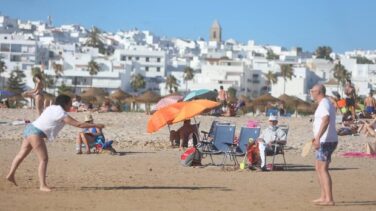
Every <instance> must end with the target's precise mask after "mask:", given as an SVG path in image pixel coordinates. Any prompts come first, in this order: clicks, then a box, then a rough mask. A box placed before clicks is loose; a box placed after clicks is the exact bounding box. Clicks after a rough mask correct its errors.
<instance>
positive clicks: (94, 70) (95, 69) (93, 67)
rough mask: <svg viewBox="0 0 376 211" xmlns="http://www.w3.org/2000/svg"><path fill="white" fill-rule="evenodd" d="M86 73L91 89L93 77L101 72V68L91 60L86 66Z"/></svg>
mask: <svg viewBox="0 0 376 211" xmlns="http://www.w3.org/2000/svg"><path fill="white" fill-rule="evenodd" d="M87 71H88V72H89V74H90V75H91V87H93V76H94V75H97V74H98V73H99V72H100V71H101V67H100V66H99V64H98V63H96V62H95V61H94V60H93V59H92V60H90V62H89V63H88V64H87Z"/></svg>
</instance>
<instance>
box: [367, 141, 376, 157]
mask: <svg viewBox="0 0 376 211" xmlns="http://www.w3.org/2000/svg"><path fill="white" fill-rule="evenodd" d="M366 153H367V154H369V155H375V154H376V142H368V143H367V144H366Z"/></svg>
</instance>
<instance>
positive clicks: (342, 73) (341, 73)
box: [333, 62, 351, 95]
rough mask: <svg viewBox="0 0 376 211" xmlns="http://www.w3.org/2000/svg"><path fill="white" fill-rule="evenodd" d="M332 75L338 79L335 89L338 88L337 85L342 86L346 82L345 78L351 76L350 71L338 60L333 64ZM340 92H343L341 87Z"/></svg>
mask: <svg viewBox="0 0 376 211" xmlns="http://www.w3.org/2000/svg"><path fill="white" fill-rule="evenodd" d="M333 77H334V78H335V79H337V81H338V87H337V89H339V85H341V86H342V87H343V86H344V85H345V83H346V80H348V79H350V78H351V73H350V72H348V71H347V70H346V68H345V66H343V65H342V64H341V62H339V63H338V64H336V65H334V71H333ZM342 92H343V89H342ZM342 95H343V93H342Z"/></svg>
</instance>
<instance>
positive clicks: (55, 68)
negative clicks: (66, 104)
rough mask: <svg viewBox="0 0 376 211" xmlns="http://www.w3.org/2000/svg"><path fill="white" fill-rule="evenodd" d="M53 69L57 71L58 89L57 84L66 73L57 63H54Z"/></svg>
mask: <svg viewBox="0 0 376 211" xmlns="http://www.w3.org/2000/svg"><path fill="white" fill-rule="evenodd" d="M52 69H54V71H55V89H56V83H57V80H58V79H59V78H60V77H61V75H62V74H63V72H64V69H63V65H61V64H56V63H55V62H53V63H52Z"/></svg>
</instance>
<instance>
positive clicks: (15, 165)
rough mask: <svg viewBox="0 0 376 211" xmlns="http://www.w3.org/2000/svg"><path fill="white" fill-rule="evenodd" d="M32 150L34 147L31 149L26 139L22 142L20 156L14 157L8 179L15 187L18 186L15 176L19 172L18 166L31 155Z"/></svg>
mask: <svg viewBox="0 0 376 211" xmlns="http://www.w3.org/2000/svg"><path fill="white" fill-rule="evenodd" d="M31 150H32V147H31V145H30V143H29V142H28V141H27V140H26V139H24V140H23V142H22V145H21V149H20V151H19V152H18V154H17V155H16V157H14V159H13V162H12V165H11V167H10V170H9V173H8V175H7V177H6V178H7V180H8V181H9V182H11V183H13V184H14V185H17V183H16V180H15V178H14V177H15V174H16V170H17V168H18V166H19V165H20V164H21V162H22V161H23V160H24V159H25V157H26V156H27V155H29V153H30V152H31Z"/></svg>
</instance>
